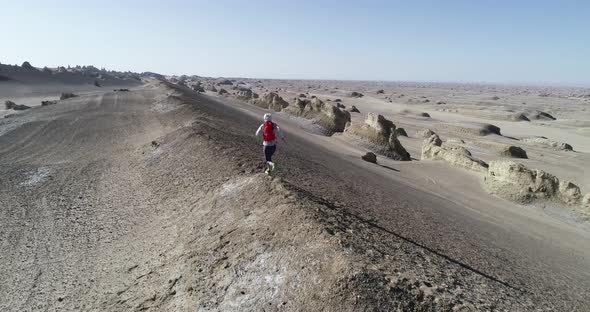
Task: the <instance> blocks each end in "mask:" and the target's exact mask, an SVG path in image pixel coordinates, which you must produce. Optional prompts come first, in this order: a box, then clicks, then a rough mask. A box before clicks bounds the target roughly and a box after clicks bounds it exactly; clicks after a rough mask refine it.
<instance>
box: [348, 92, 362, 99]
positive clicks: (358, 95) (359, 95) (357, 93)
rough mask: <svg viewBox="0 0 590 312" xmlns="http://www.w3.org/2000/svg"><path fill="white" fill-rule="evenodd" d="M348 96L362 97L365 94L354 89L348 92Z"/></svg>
mask: <svg viewBox="0 0 590 312" xmlns="http://www.w3.org/2000/svg"><path fill="white" fill-rule="evenodd" d="M348 96H350V97H354V98H361V97H363V96H364V94H362V93H360V92H356V91H352V92H350V93H349V94H348Z"/></svg>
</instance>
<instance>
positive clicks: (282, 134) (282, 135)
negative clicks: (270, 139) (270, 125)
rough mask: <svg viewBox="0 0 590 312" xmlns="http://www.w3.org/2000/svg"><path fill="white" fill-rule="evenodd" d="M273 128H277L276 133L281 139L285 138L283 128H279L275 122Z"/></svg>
mask: <svg viewBox="0 0 590 312" xmlns="http://www.w3.org/2000/svg"><path fill="white" fill-rule="evenodd" d="M275 129H276V130H277V133H278V134H279V136H280V137H281V139H283V140H284V139H285V134H284V133H283V130H281V128H280V127H279V125H277V124H275Z"/></svg>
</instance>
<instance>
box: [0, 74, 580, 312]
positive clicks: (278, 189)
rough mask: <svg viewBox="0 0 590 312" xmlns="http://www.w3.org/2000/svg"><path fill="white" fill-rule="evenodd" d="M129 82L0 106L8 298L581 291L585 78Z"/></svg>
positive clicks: (328, 300) (258, 305)
mask: <svg viewBox="0 0 590 312" xmlns="http://www.w3.org/2000/svg"><path fill="white" fill-rule="evenodd" d="M0 75H3V76H4V77H8V78H11V77H13V76H11V75H10V74H8V73H2V72H0ZM31 75H32V76H34V75H37V74H34V75H33V74H31ZM158 78H161V77H158ZM44 79H47V80H46V81H43V80H42V81H41V83H39V84H36V83H31V82H23V83H20V87H22V88H24V87H26V86H29V87H30V90H31V91H29V92H22V91H19V92H17V91H10V92H13V93H8V91H3V92H4V93H0V98H2V99H5V100H11V101H14V102H15V103H16V104H22V103H25V102H26V101H27V99H30V98H31V97H32V96H31V94H41V93H36V92H37V91H36V90H41V89H42V88H39V87H38V86H39V85H49V82H53V81H54V80H55V79H54V78H53V77H49V78H48V77H45V78H44ZM16 80H17V79H12V80H9V83H11V84H12V85H13V86H14V85H15V83H16V82H15V81H16ZM141 80H142V81H141V83H138V82H133V83H130V82H129V81H128V80H125V79H119V80H112V84H111V85H109V87H108V88H107V87H96V86H93V85H92V83H84V84H83V87H80V84H73V83H72V82H71V81H66V82H63V81H62V82H61V83H60V84H59V86H58V87H55V88H53V89H51V90H50V92H52V93H51V94H53V95H59V94H60V93H61V92H66V91H67V92H76V93H77V95H78V96H76V97H72V98H67V99H63V100H57V99H56V103H54V104H51V105H45V106H34V107H32V108H30V109H26V110H22V111H14V110H7V111H8V112H7V113H5V118H2V119H0V176H1V180H0V207H1V208H0V222H1V224H0V248H1V250H0V268H1V270H2V272H3V274H2V275H1V277H0V298H2V299H1V300H0V310H2V311H36V310H67V311H80V310H82V311H129V310H133V311H143V310H153V311H178V310H182V311H185V310H187V311H413V310H417V311H586V310H587V308H588V306H589V305H590V299H589V298H590V223H589V221H588V218H589V216H590V207H589V206H588V199H589V197H588V195H587V194H589V193H590V178H589V175H588V173H589V172H588V170H590V169H588V167H589V166H588V165H589V164H590V156H589V155H590V154H589V153H590V131H589V129H590V112H589V111H588V109H589V108H590V106H589V105H590V90H587V89H579V88H549V87H531V86H488V85H475V84H461V85H460V84H442V83H409V82H408V83H394V82H362V81H303V80H267V79H241V78H229V79H227V78H223V79H221V78H206V77H197V76H193V77H168V79H166V80H162V79H156V78H153V77H149V76H145V77H142V78H141ZM72 81H77V80H75V79H74V80H72ZM3 83H4V86H2V84H3ZM105 85H106V83H105ZM75 87H79V88H80V89H75ZM2 88H4V89H2ZM118 88H125V89H127V88H128V89H129V91H120V90H118V91H114V90H116V89H118ZM9 89H10V90H13V89H11V87H10V86H9V85H8V84H7V82H6V80H5V81H0V90H9ZM66 89H67V90H66ZM221 89H223V90H224V91H225V92H223V91H221ZM39 92H49V91H39ZM353 92H355V93H353ZM48 95H49V93H42V94H41V95H40V97H44V96H48ZM35 97H36V98H37V97H38V96H37V95H35ZM35 101H36V100H35ZM352 106H354V107H355V108H357V110H354V111H353V110H352ZM357 111H358V112H357ZM265 112H272V113H273V114H274V121H275V122H276V123H277V124H279V125H280V127H281V128H282V129H283V131H284V132H285V135H286V138H285V140H284V141H279V143H278V151H277V154H276V157H275V158H276V163H277V164H278V166H279V170H278V172H277V173H276V174H274V175H265V174H264V173H263V172H262V168H263V164H262V151H261V142H260V138H256V137H255V136H254V131H255V130H256V128H258V126H259V125H260V123H261V122H262V115H263V114H264V113H265ZM400 128H403V129H404V132H405V135H404V134H403V133H402V132H401V131H400V130H399V129H400ZM426 129H429V130H430V131H427V130H426ZM523 151H524V152H525V153H523ZM367 152H372V153H374V154H375V155H376V161H365V160H363V159H362V158H361V156H364V155H365V154H366V153H367ZM366 159H369V160H370V158H366ZM539 170H540V171H539Z"/></svg>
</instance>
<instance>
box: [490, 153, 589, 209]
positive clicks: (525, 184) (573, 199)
mask: <svg viewBox="0 0 590 312" xmlns="http://www.w3.org/2000/svg"><path fill="white" fill-rule="evenodd" d="M484 186H485V188H486V190H487V191H488V192H490V193H491V194H494V195H497V196H500V197H502V198H506V199H509V200H512V201H516V202H521V203H529V202H531V201H534V200H539V199H543V200H552V201H556V202H559V203H562V204H566V205H569V206H575V207H578V208H579V209H578V210H580V211H582V212H584V211H586V213H590V211H588V210H586V209H585V207H584V206H585V205H586V203H585V202H584V200H585V199H584V198H582V194H581V192H580V188H579V187H578V186H577V185H575V184H573V183H572V182H569V181H560V180H559V179H558V178H557V177H555V176H554V175H551V174H549V173H546V172H545V171H542V170H538V169H529V168H527V167H526V166H525V165H523V164H519V163H516V162H514V161H510V160H500V161H492V162H490V167H489V170H488V175H487V176H486V178H485V182H484ZM587 196H588V195H587Z"/></svg>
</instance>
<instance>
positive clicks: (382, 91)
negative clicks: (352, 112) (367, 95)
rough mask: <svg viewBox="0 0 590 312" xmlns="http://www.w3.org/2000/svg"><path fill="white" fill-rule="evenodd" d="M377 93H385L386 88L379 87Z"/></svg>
mask: <svg viewBox="0 0 590 312" xmlns="http://www.w3.org/2000/svg"><path fill="white" fill-rule="evenodd" d="M376 93H377V94H383V93H385V90H383V89H379V90H377V92H376Z"/></svg>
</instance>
